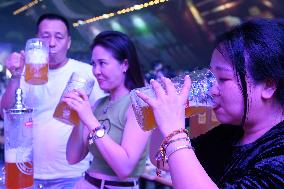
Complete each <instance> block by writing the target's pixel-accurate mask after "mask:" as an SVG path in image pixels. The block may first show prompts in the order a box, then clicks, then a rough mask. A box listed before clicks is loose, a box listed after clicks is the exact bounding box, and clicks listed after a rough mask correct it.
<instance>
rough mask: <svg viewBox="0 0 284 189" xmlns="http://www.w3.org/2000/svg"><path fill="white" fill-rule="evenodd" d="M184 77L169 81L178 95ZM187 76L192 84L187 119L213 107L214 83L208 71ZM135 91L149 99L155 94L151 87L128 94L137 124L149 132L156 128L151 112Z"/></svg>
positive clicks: (199, 71)
mask: <svg viewBox="0 0 284 189" xmlns="http://www.w3.org/2000/svg"><path fill="white" fill-rule="evenodd" d="M184 76H185V75H181V76H177V77H174V78H172V79H171V81H172V82H173V84H174V86H175V87H176V89H177V92H178V93H179V92H180V91H181V89H182V87H183V83H184ZM189 76H190V78H191V82H192V84H191V89H190V92H189V96H188V103H187V105H186V107H185V117H187V118H188V117H190V116H192V115H196V114H198V113H202V112H205V111H206V108H207V107H211V106H212V105H213V102H212V97H211V95H210V88H211V87H212V86H213V83H214V82H215V81H216V78H215V77H214V75H213V73H212V72H211V71H210V70H208V69H202V70H196V71H193V72H191V73H189ZM136 90H138V91H140V92H142V93H144V94H146V95H148V96H150V97H151V98H153V97H155V92H154V91H153V89H152V87H151V86H146V87H142V88H138V89H134V90H133V91H131V92H130V97H131V102H132V107H133V110H134V113H135V116H136V119H137V121H138V124H139V125H140V127H141V128H142V129H143V130H145V131H149V130H151V129H153V128H155V127H156V121H155V117H154V114H153V110H152V109H151V107H149V106H148V104H146V103H145V102H144V101H143V100H142V99H141V98H139V97H138V96H137V95H136V92H135V91H136Z"/></svg>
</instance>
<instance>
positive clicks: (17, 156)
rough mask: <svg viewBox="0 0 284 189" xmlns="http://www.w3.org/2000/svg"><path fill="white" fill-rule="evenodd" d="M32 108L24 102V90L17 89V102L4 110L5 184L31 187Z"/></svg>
mask: <svg viewBox="0 0 284 189" xmlns="http://www.w3.org/2000/svg"><path fill="white" fill-rule="evenodd" d="M31 113H32V109H30V108H26V107H25V106H24V105H23V104H22V90H21V89H18V90H17V91H16V104H15V105H14V107H12V108H11V109H8V110H5V111H4V135H5V186H6V188H7V189H24V188H25V189H31V188H33V185H34V177H33V170H34V169H33V130H32V129H33V128H32V117H31V116H32V114H31Z"/></svg>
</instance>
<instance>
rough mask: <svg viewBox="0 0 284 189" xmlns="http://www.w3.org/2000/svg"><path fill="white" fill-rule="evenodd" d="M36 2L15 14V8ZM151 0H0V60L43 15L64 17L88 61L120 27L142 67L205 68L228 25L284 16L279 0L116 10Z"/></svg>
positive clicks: (185, 2) (178, 1) (179, 0)
mask: <svg viewBox="0 0 284 189" xmlns="http://www.w3.org/2000/svg"><path fill="white" fill-rule="evenodd" d="M31 2H36V3H35V5H33V6H32V7H31V8H29V9H27V10H25V11H22V12H20V13H18V14H16V15H13V12H15V11H16V10H17V9H19V8H21V7H23V6H25V5H28V4H29V3H31ZM147 2H148V3H149V2H150V1H149V0H37V1H35V0H0V23H1V29H0V63H1V64H3V61H4V58H5V57H6V56H7V55H6V54H7V53H8V52H10V51H13V50H20V49H23V48H24V44H25V42H26V40H27V39H28V38H31V37H34V32H35V22H36V20H37V19H38V17H39V16H40V15H41V14H42V13H47V12H53V13H59V14H62V15H63V16H65V17H67V19H68V21H69V22H70V24H71V28H72V39H73V40H72V47H71V50H70V55H69V56H71V57H72V58H76V59H80V60H83V61H86V62H89V61H90V51H89V45H90V43H91V41H92V39H93V38H94V37H95V35H96V34H97V33H98V32H100V31H103V30H110V29H114V30H120V31H122V32H125V33H126V34H128V35H129V36H130V37H131V38H132V40H133V41H134V42H135V44H136V46H137V49H138V53H139V56H140V59H141V63H142V64H143V67H144V70H145V72H146V71H149V70H151V69H152V68H153V66H152V64H153V62H154V61H155V60H160V61H162V62H163V64H165V65H168V66H169V67H171V68H173V69H174V70H192V69H194V68H196V67H204V66H206V65H208V63H209V61H210V53H211V50H212V49H211V48H212V42H213V40H214V39H215V37H216V36H217V35H219V34H220V33H222V32H224V31H225V30H227V29H228V28H230V27H231V26H234V25H236V24H239V23H240V22H242V21H244V20H247V19H249V18H251V17H284V11H283V10H284V1H283V0H168V1H163V0H162V1H161V0H160V1H159V0H156V1H155V0H154V1H153V2H154V3H155V2H156V3H157V2H159V3H158V4H154V5H153V6H149V5H148V7H146V8H143V9H140V10H136V11H132V12H128V13H125V14H117V11H119V10H122V9H125V8H129V7H132V6H134V5H137V4H138V5H139V4H145V3H147ZM111 12H113V13H116V14H115V16H113V17H110V18H108V19H101V20H98V21H96V22H92V23H89V24H84V25H79V26H78V27H73V26H72V24H73V23H77V22H78V21H79V20H81V21H82V22H84V21H85V20H87V19H90V18H93V17H96V16H101V15H103V14H106V13H111Z"/></svg>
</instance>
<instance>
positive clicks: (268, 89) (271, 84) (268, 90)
mask: <svg viewBox="0 0 284 189" xmlns="http://www.w3.org/2000/svg"><path fill="white" fill-rule="evenodd" d="M276 88H277V83H276V82H275V81H274V80H273V79H267V80H266V81H265V83H264V87H263V90H262V93H261V96H262V98H265V99H269V98H272V96H273V95H274V92H275V91H276Z"/></svg>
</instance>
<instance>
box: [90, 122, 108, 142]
mask: <svg viewBox="0 0 284 189" xmlns="http://www.w3.org/2000/svg"><path fill="white" fill-rule="evenodd" d="M105 133H106V127H105V126H104V125H100V126H98V127H96V128H95V129H94V130H92V131H91V132H90V133H89V135H88V138H87V139H88V142H89V144H93V143H94V142H95V140H96V139H98V138H102V137H103V136H104V135H105Z"/></svg>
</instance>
